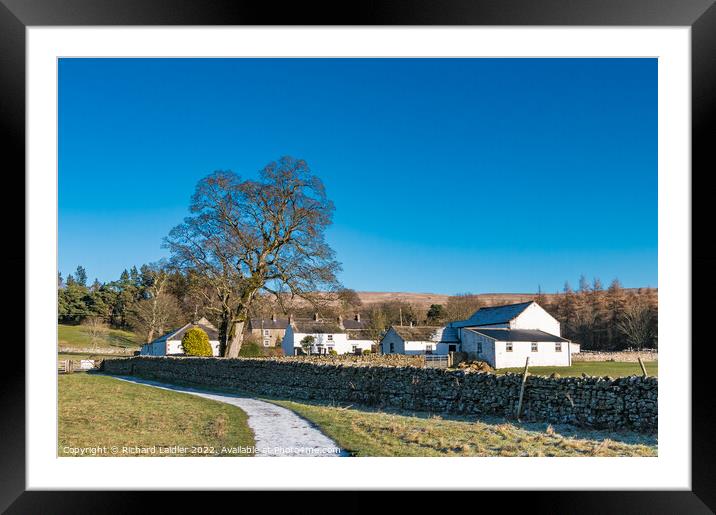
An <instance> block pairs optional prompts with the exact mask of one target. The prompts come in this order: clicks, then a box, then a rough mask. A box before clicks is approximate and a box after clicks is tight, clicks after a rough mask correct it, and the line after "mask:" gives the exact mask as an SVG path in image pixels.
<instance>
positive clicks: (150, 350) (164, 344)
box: [139, 317, 219, 356]
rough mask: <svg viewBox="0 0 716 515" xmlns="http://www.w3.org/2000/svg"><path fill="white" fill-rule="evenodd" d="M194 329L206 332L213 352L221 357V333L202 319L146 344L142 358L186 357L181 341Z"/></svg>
mask: <svg viewBox="0 0 716 515" xmlns="http://www.w3.org/2000/svg"><path fill="white" fill-rule="evenodd" d="M194 327H199V328H201V329H203V330H204V332H206V334H207V335H208V336H209V344H210V345H211V351H212V353H213V354H214V356H218V355H219V331H218V330H217V329H216V327H214V326H213V325H212V324H211V322H209V321H208V320H207V319H206V318H204V317H202V318H201V319H199V320H198V321H196V322H190V323H188V324H186V325H184V326H182V327H180V328H179V329H175V330H174V331H171V332H168V333H166V334H165V335H163V336H160V337H159V338H157V339H156V340H154V341H152V342H150V343H145V344H144V345H142V348H141V350H140V352H139V355H140V356H182V355H184V348H183V347H182V344H181V340H182V338H183V337H184V334H185V333H186V332H187V331H188V330H189V329H192V328H194Z"/></svg>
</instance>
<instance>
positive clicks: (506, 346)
mask: <svg viewBox="0 0 716 515" xmlns="http://www.w3.org/2000/svg"><path fill="white" fill-rule="evenodd" d="M505 350H506V351H507V352H512V342H507V343H505Z"/></svg>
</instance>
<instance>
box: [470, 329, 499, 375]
mask: <svg viewBox="0 0 716 515" xmlns="http://www.w3.org/2000/svg"><path fill="white" fill-rule="evenodd" d="M478 343H481V344H482V352H478V350H477V349H478V345H477V344H478ZM462 352H467V353H469V354H470V357H472V356H474V357H476V358H477V359H479V360H480V361H485V362H487V363H489V364H490V366H491V367H493V368H497V367H495V340H493V339H492V338H488V337H487V336H484V335H482V334H477V333H474V332H472V331H468V330H465V331H463V332H462Z"/></svg>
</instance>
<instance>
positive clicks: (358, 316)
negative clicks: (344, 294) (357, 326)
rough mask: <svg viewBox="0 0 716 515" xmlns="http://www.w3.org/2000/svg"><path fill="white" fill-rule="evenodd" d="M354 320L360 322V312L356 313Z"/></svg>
mask: <svg viewBox="0 0 716 515" xmlns="http://www.w3.org/2000/svg"><path fill="white" fill-rule="evenodd" d="M356 322H360V313H356Z"/></svg>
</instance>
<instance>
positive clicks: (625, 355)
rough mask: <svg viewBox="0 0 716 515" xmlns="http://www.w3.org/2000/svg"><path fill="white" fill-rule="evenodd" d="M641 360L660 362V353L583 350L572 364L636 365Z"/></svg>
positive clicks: (574, 355) (573, 356) (573, 359)
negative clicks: (599, 362)
mask: <svg viewBox="0 0 716 515" xmlns="http://www.w3.org/2000/svg"><path fill="white" fill-rule="evenodd" d="M639 358H641V359H642V360H643V361H658V360H659V353H658V352H657V351H655V350H651V349H650V350H644V351H639V352H636V351H622V352H600V351H588V350H583V351H582V352H578V353H577V354H572V362H573V363H574V362H576V361H627V362H633V363H636V362H637V361H639Z"/></svg>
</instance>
